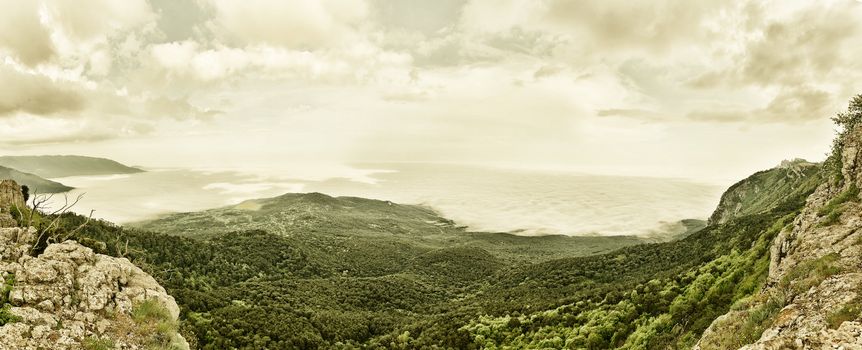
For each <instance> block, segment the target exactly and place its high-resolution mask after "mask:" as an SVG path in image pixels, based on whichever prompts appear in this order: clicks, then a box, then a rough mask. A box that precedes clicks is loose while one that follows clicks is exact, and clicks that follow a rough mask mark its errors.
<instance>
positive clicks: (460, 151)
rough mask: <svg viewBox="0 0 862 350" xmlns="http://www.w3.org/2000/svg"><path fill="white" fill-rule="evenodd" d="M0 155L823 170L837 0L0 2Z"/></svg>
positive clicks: (846, 12) (850, 52)
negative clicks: (805, 166) (800, 162)
mask: <svg viewBox="0 0 862 350" xmlns="http://www.w3.org/2000/svg"><path fill="white" fill-rule="evenodd" d="M0 8H2V9H3V11H2V12H0V153H4V154H81V155H92V156H104V157H110V158H113V159H116V160H118V161H121V162H124V163H128V164H133V165H143V166H152V167H159V166H164V167H167V166H170V167H176V166H185V167H210V168H245V169H263V168H267V169H275V170H276V171H278V169H289V168H297V167H301V166H303V164H345V163H355V162H382V161H396V162H398V161H411V162H454V163H467V164H494V165H501V166H511V167H519V168H536V169H555V170H575V171H586V172H594V173H607V174H622V175H645V176H668V177H683V178H702V179H721V180H726V179H738V178H740V177H743V176H746V175H748V174H750V173H751V172H753V171H756V170H760V169H764V168H769V167H772V166H774V165H777V164H778V163H779V162H780V161H781V160H783V159H790V158H796V157H801V158H807V159H810V160H820V159H822V158H823V155H824V154H825V153H826V151H827V149H828V146H829V143H830V140H831V138H832V136H833V134H834V130H833V126H832V125H831V122H830V120H829V118H830V117H831V116H833V115H835V113H837V112H839V111H841V110H842V109H844V108H846V103H847V101H848V99H849V98H850V97H851V96H853V95H855V94H858V93H860V92H862V91H860V90H862V89H860V87H859V86H858V85H859V84H858V83H857V82H859V81H862V60H860V59H859V57H860V56H862V45H860V44H862V28H860V26H862V2H858V1H854V0H824V1H790V0H781V1H777V0H776V1H767V0H742V1H724V0H721V1H718V0H702V1H688V0H656V1H649V2H633V1H621V0H602V1H574V0H435V1H427V0H426V1H419V0H400V1H383V0H243V1H239V0H86V1H81V0H53V1H52V0H33V1H20V0H0Z"/></svg>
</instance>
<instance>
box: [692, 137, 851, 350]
mask: <svg viewBox="0 0 862 350" xmlns="http://www.w3.org/2000/svg"><path fill="white" fill-rule="evenodd" d="M859 149H862V127H857V128H856V129H855V130H852V131H851V132H850V133H849V134H847V138H846V140H845V143H844V145H843V147H842V149H841V155H840V156H841V161H842V162H841V169H840V172H841V176H842V177H841V178H840V181H836V180H834V179H828V181H827V182H826V183H823V184H821V185H820V186H819V187H818V188H817V189H816V190H815V191H814V193H813V194H811V195H810V196H809V197H808V199H807V201H806V205H805V207H804V208H803V210H802V211H801V212H800V214H799V215H798V216H797V217H796V218H795V219H794V221H793V223H792V225H790V226H789V227H787V228H785V229H784V230H782V231H781V232H780V233H779V234H778V235H777V236H776V238H775V239H774V240H773V242H772V246H771V249H770V255H771V256H770V258H771V260H770V265H769V277H768V279H767V286H766V288H765V289H764V290H762V291H761V292H760V294H759V295H756V298H754V299H755V300H760V302H759V303H760V304H757V303H755V304H754V305H752V306H750V307H749V309H748V310H753V308H754V307H757V306H760V305H763V303H765V302H766V300H768V299H769V297H771V296H776V295H780V296H781V298H782V299H783V300H784V301H785V302H784V306H783V309H781V310H780V311H779V312H778V313H777V314H776V315H775V316H774V317H773V318H772V319H771V320H770V321H771V324H770V325H769V328H767V329H766V330H765V331H764V332H763V333H762V334H761V336H760V338H759V339H758V340H757V341H755V342H754V343H753V344H749V345H746V346H744V347H742V348H741V349H745V350H767V349H800V350H801V349H862V322H860V321H862V312H860V311H859V309H858V305H862V203H860V202H862V201H860V199H859V198H848V197H847V194H848V193H851V194H852V193H853V190H854V189H853V187H854V186H855V187H856V188H862V167H860V166H859V165H860V164H862V163H860V162H862V159H860V157H862V152H859ZM841 196H843V197H841ZM836 198H842V200H841V201H843V203H841V202H840V201H839V202H836ZM826 211H829V213H831V214H833V218H829V215H828V214H827V213H826ZM836 218H837V220H836ZM814 262H819V263H821V264H828V266H829V267H828V269H829V270H830V271H831V272H829V273H825V272H810V271H811V270H812V269H813V268H812V267H811V266H812V264H813V263H814ZM811 274H814V275H817V276H818V277H817V278H811V277H810V275H811ZM800 275H805V276H809V277H806V278H807V280H806V279H805V278H803V277H799V276H800ZM849 306H854V307H849ZM745 311H746V310H743V311H740V310H735V311H731V312H729V313H727V314H725V315H724V316H722V317H719V318H718V319H716V320H715V321H713V323H712V325H710V327H709V329H708V330H707V331H706V332H704V334H703V336H702V337H701V339H700V341H699V342H698V344H697V345H696V346H695V347H694V349H699V350H700V349H703V350H706V349H711V348H710V347H709V346H710V345H709V344H716V343H718V342H715V341H713V340H714V339H711V337H715V336H716V334H717V333H716V332H714V330H716V329H720V328H722V327H727V326H728V325H730V324H741V323H742V322H744V320H745V317H746V315H747V314H748V313H747V312H745ZM835 315H841V317H835Z"/></svg>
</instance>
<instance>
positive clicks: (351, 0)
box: [202, 0, 368, 48]
mask: <svg viewBox="0 0 862 350" xmlns="http://www.w3.org/2000/svg"><path fill="white" fill-rule="evenodd" d="M202 2H203V3H205V4H206V5H209V6H210V7H211V8H212V10H213V11H214V12H215V16H214V19H213V20H212V21H211V22H210V23H209V24H210V29H212V30H213V31H214V32H215V33H216V34H217V35H218V37H219V38H220V39H224V40H225V41H227V42H236V43H238V44H247V45H248V44H251V45H253V44H268V45H277V46H285V47H291V48H318V47H326V46H329V45H336V44H341V43H344V42H347V41H348V40H349V39H351V38H353V37H355V33H354V32H355V30H356V28H357V26H358V25H359V23H360V22H361V21H362V19H364V18H365V17H366V15H367V13H368V8H367V4H366V3H365V2H364V1H363V0H326V1H319V0H249V1H232V0H204V1H202Z"/></svg>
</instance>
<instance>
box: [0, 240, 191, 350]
mask: <svg viewBox="0 0 862 350" xmlns="http://www.w3.org/2000/svg"><path fill="white" fill-rule="evenodd" d="M36 239H37V237H36V230H35V229H33V228H21V227H0V282H2V283H3V285H2V286H0V287H2V288H0V307H2V308H0V350H7V349H8V350H13V349H15V350H19V349H81V348H109V349H149V348H159V349H188V344H187V343H186V341H185V340H184V339H183V338H182V337H181V336H179V335H178V334H177V332H176V330H177V318H178V316H179V308H178V307H177V304H176V302H175V301H174V299H173V297H171V296H170V295H168V294H167V292H166V291H165V289H164V288H162V287H161V286H160V285H159V284H158V283H157V282H156V280H155V279H153V277H152V276H150V275H148V274H147V273H145V272H143V271H142V270H141V269H140V268H138V267H137V266H135V265H134V264H132V263H131V262H130V261H129V260H128V259H124V258H115V257H110V256H106V255H101V254H95V253H94V252H93V251H92V250H91V249H90V248H87V247H84V246H82V245H80V244H78V243H76V242H74V241H66V242H63V243H58V244H50V245H48V247H47V248H46V249H45V251H44V252H43V253H42V254H40V255H38V256H32V255H30V254H29V253H30V251H31V247H33V245H34V244H35V242H36Z"/></svg>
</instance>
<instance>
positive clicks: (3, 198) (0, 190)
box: [0, 180, 24, 227]
mask: <svg viewBox="0 0 862 350" xmlns="http://www.w3.org/2000/svg"><path fill="white" fill-rule="evenodd" d="M15 207H19V208H23V207H24V194H23V193H22V192H21V187H20V186H18V184H17V183H15V181H12V180H3V181H0V227H9V226H14V225H15V220H14V219H13V218H12V210H14V208H15Z"/></svg>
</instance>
